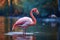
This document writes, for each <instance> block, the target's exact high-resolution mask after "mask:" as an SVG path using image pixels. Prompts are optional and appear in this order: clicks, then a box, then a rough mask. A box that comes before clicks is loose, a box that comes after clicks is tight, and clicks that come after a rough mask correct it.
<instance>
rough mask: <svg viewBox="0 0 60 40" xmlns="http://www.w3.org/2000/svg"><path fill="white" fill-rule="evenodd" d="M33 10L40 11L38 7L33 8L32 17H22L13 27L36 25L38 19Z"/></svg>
mask: <svg viewBox="0 0 60 40" xmlns="http://www.w3.org/2000/svg"><path fill="white" fill-rule="evenodd" d="M32 12H36V13H37V14H38V13H39V12H38V10H37V8H33V9H32V10H31V12H30V16H31V18H30V17H22V18H20V19H18V20H17V21H16V22H15V24H14V25H13V28H12V29H15V28H16V26H18V27H21V28H25V29H26V28H27V27H29V26H32V25H35V24H36V19H35V17H34V16H33V14H32Z"/></svg>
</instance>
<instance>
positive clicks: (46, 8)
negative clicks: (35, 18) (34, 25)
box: [0, 0, 57, 17]
mask: <svg viewBox="0 0 60 40" xmlns="http://www.w3.org/2000/svg"><path fill="white" fill-rule="evenodd" d="M10 3H12V4H11V5H10V7H9V8H8V7H7V8H6V7H5V8H6V9H7V12H8V10H10V12H8V15H10V14H11V15H12V16H16V15H17V16H21V14H22V15H23V16H24V15H25V16H26V15H27V16H29V13H30V10H31V9H32V8H38V10H39V12H40V14H39V17H44V16H47V15H49V14H52V13H56V12H57V2H56V0H10ZM6 6H8V4H7V5H6ZM5 8H4V11H6V9H5ZM15 10H18V12H17V13H15ZM2 11H3V10H2ZM4 11H3V12H4ZM0 12H1V10H0ZM3 12H1V14H2V13H3ZM4 13H6V12H4ZM6 14H7V13H6ZM6 14H2V15H6Z"/></svg>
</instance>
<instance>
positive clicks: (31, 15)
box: [30, 11, 36, 24]
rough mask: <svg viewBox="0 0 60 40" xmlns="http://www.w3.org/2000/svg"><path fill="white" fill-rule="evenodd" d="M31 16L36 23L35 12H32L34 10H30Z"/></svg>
mask: <svg viewBox="0 0 60 40" xmlns="http://www.w3.org/2000/svg"><path fill="white" fill-rule="evenodd" d="M30 16H31V17H32V20H33V23H34V24H36V18H35V17H34V15H33V12H32V11H31V12H30Z"/></svg>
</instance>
